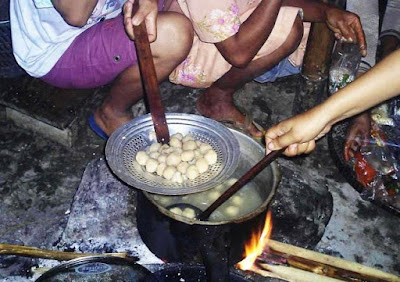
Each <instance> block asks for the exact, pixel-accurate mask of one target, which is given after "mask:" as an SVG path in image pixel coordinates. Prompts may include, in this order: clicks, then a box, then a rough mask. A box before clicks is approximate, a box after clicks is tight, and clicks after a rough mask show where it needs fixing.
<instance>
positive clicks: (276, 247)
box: [268, 240, 400, 282]
mask: <svg viewBox="0 0 400 282" xmlns="http://www.w3.org/2000/svg"><path fill="white" fill-rule="evenodd" d="M268 247H269V248H271V249H272V250H273V251H276V252H280V253H283V254H286V255H288V258H289V259H290V257H292V258H293V257H297V258H301V259H303V260H309V261H313V262H318V263H321V264H325V265H328V266H333V267H335V268H336V269H343V270H347V271H350V272H353V273H358V274H359V275H360V276H362V277H364V278H368V279H369V280H370V281H397V282H400V278H399V277H398V276H396V275H394V274H390V273H386V272H383V271H381V270H378V269H375V268H372V267H368V266H365V265H362V264H359V263H356V262H352V261H348V260H345V259H341V258H336V257H333V256H329V255H325V254H321V253H318V252H314V251H310V250H307V249H304V248H300V247H296V246H292V245H289V244H285V243H281V242H278V241H275V240H269V241H268ZM288 262H289V263H290V260H289V261H288ZM303 262H304V261H303ZM292 263H293V260H292ZM310 264H311V263H310ZM298 266H299V265H297V267H298ZM317 271H320V270H318V268H317ZM374 279H375V280H374Z"/></svg>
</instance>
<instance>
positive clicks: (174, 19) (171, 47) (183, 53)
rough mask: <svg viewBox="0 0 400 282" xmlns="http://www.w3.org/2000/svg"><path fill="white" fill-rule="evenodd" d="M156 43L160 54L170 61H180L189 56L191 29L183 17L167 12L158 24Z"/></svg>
mask: <svg viewBox="0 0 400 282" xmlns="http://www.w3.org/2000/svg"><path fill="white" fill-rule="evenodd" d="M157 25H158V31H157V41H158V40H159V43H160V44H161V45H162V47H161V48H160V52H162V53H163V54H164V55H167V56H168V57H169V58H170V59H175V60H179V61H182V60H184V59H185V58H186V57H187V55H188V54H189V51H190V48H191V47H192V43H193V27H192V24H191V22H190V21H189V19H188V18H187V17H185V16H184V15H181V14H178V13H174V12H168V13H165V15H164V16H163V17H160V19H159V22H158V24H157Z"/></svg>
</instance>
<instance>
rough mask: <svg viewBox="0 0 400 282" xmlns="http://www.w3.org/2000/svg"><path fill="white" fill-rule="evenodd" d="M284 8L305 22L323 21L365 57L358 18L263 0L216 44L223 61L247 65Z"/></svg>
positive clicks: (302, 1) (308, 4)
mask: <svg viewBox="0 0 400 282" xmlns="http://www.w3.org/2000/svg"><path fill="white" fill-rule="evenodd" d="M283 5H285V6H293V7H299V8H301V9H303V12H304V21H311V22H326V23H327V24H328V26H329V28H330V29H331V30H332V31H333V32H334V33H335V37H336V38H337V39H340V40H345V41H350V42H358V43H359V45H360V50H361V53H362V55H363V56H365V55H366V43H365V36H364V32H363V30H362V27H361V22H360V19H359V17H358V16H357V15H355V14H353V13H350V12H347V11H343V10H341V9H338V8H335V7H333V6H330V5H327V4H324V3H321V2H319V1H313V0H270V1H266V0H263V1H261V2H260V4H259V5H258V6H257V8H256V9H255V10H254V11H253V13H252V14H251V15H250V16H249V17H248V18H247V20H245V21H244V22H243V23H242V24H241V25H240V27H239V31H238V32H237V33H236V34H234V35H232V36H231V37H229V38H227V39H225V40H224V41H222V42H219V43H216V44H215V46H216V47H217V48H218V50H219V52H220V53H221V54H222V56H223V57H224V58H225V60H227V61H228V62H229V63H230V64H231V65H233V66H235V67H245V66H247V65H248V64H249V63H250V62H251V61H252V60H253V58H254V56H255V55H256V54H257V52H258V51H259V50H260V48H261V47H262V45H263V44H264V43H265V41H266V40H267V38H268V37H269V35H270V33H271V31H272V29H273V27H274V25H275V21H276V18H277V15H278V13H279V9H280V7H281V6H283ZM249 42H251V44H249Z"/></svg>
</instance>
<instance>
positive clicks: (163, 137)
mask: <svg viewBox="0 0 400 282" xmlns="http://www.w3.org/2000/svg"><path fill="white" fill-rule="evenodd" d="M138 6H139V5H138V4H137V1H135V5H134V9H133V13H135V12H136V11H137V10H138V8H139V7H138ZM133 33H134V35H135V45H136V52H137V58H138V61H139V68H140V73H141V75H142V83H143V87H144V92H145V93H146V97H147V103H148V105H149V110H150V113H151V117H152V118H153V123H154V130H155V132H156V136H157V141H158V142H159V143H162V144H166V143H168V142H169V130H168V125H167V121H166V118H165V110H164V107H163V105H162V101H161V93H160V88H159V87H158V81H157V74H156V69H155V66H154V62H153V55H152V54H151V49H150V42H149V37H148V34H147V30H146V23H145V22H142V23H141V24H140V25H138V26H134V27H133Z"/></svg>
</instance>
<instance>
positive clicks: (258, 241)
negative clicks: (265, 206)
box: [236, 211, 272, 270]
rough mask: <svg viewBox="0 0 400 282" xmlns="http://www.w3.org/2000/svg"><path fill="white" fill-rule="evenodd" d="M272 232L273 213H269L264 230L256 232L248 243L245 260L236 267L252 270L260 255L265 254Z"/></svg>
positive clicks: (245, 248)
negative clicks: (264, 250)
mask: <svg viewBox="0 0 400 282" xmlns="http://www.w3.org/2000/svg"><path fill="white" fill-rule="evenodd" d="M271 231H272V220H271V211H268V213H267V216H266V218H265V224H264V228H263V229H262V230H261V228H259V230H257V231H255V232H254V233H253V234H252V235H251V238H250V240H249V241H248V242H247V243H246V245H245V247H244V250H245V258H244V259H243V260H242V261H240V262H238V263H237V264H236V266H237V267H238V268H239V269H241V270H250V269H251V268H252V266H253V264H254V262H255V260H256V259H257V257H258V256H259V255H261V253H262V252H263V249H264V247H265V246H266V245H267V243H268V240H269V238H270V237H271Z"/></svg>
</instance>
